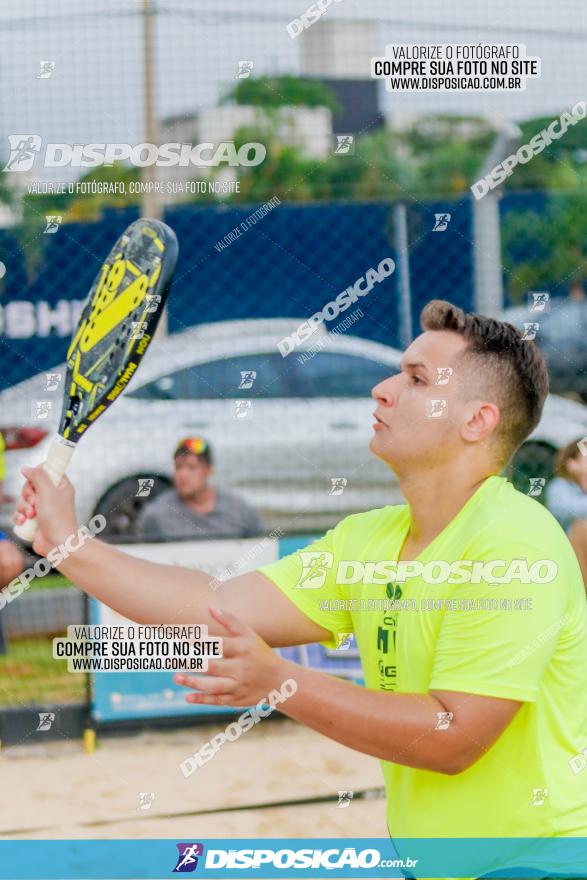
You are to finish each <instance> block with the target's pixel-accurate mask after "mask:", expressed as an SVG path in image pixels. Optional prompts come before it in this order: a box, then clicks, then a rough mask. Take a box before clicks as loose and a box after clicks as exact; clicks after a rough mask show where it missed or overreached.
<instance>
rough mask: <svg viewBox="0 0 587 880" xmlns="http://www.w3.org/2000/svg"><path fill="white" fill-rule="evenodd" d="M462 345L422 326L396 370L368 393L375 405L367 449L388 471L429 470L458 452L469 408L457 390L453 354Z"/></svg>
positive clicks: (455, 356) (458, 374) (458, 338)
mask: <svg viewBox="0 0 587 880" xmlns="http://www.w3.org/2000/svg"><path fill="white" fill-rule="evenodd" d="M466 347H467V343H466V341H465V340H464V339H463V338H462V337H461V336H459V335H458V334H457V333H451V332H449V331H445V330H440V331H430V330H428V331H426V332H425V333H423V334H422V335H421V336H418V338H417V339H415V340H414V341H413V342H412V344H411V345H410V346H409V348H408V349H407V350H406V352H405V354H404V356H403V358H402V362H401V367H402V368H401V372H400V373H398V374H397V375H395V376H390V378H389V379H385V380H384V381H383V382H380V383H379V385H376V386H375V388H374V389H373V391H372V392H371V394H372V396H373V398H374V399H375V400H376V401H377V409H376V410H375V424H374V426H373V431H374V433H373V437H372V438H371V442H370V444H369V448H370V449H371V452H373V454H374V455H376V456H377V457H378V458H381V459H382V460H383V461H385V462H387V463H388V464H389V465H390V466H391V467H392V468H393V469H394V470H396V471H398V472H402V471H403V470H404V468H405V467H408V468H410V469H412V468H416V469H418V470H421V469H422V468H424V469H427V468H430V469H431V468H432V467H434V466H435V465H436V464H439V463H441V462H443V461H448V460H450V459H453V458H454V457H455V456H456V455H458V454H459V450H460V449H461V448H462V442H463V441H462V437H461V430H460V429H461V425H462V424H463V423H464V422H465V421H466V419H467V418H468V411H470V407H469V408H468V410H467V402H466V401H465V400H463V399H461V396H460V395H459V386H460V385H461V383H462V380H463V375H462V374H463V369H464V367H463V366H462V365H458V356H459V355H460V354H461V353H462V352H463V351H464V350H465V348H466ZM463 396H464V395H463Z"/></svg>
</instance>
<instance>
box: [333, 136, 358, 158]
mask: <svg viewBox="0 0 587 880" xmlns="http://www.w3.org/2000/svg"><path fill="white" fill-rule="evenodd" d="M335 137H336V144H335V145H334V153H335V155H336V156H354V155H355V136H354V134H337V135H335Z"/></svg>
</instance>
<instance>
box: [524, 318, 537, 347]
mask: <svg viewBox="0 0 587 880" xmlns="http://www.w3.org/2000/svg"><path fill="white" fill-rule="evenodd" d="M539 327H540V324H539V323H538V321H525V322H524V332H523V334H522V339H523V340H524V342H532V340H533V339H536V334H537V333H538V329H539Z"/></svg>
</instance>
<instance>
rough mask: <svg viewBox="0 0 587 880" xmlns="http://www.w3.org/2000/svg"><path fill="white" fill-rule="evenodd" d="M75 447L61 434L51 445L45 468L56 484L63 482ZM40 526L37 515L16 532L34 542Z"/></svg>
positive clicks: (17, 527)
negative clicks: (62, 478) (62, 479)
mask: <svg viewBox="0 0 587 880" xmlns="http://www.w3.org/2000/svg"><path fill="white" fill-rule="evenodd" d="M74 449H75V443H71V442H70V441H69V440H65V439H64V438H63V437H61V436H60V435H59V434H58V435H57V436H56V437H55V439H54V440H53V442H52V444H51V446H50V447H49V452H48V454H47V460H46V461H45V462H43V468H44V470H46V471H47V473H48V474H49V476H50V477H51V482H52V483H53V485H54V486H58V485H59V483H60V482H61V477H62V476H63V474H64V473H65V471H66V470H67V465H68V464H69V460H70V459H71V456H72V455H73V451H74ZM38 528H39V523H38V521H37V517H36V516H35V517H33V518H32V519H26V520H25V521H24V522H23V523H22V525H20V526H15V527H14V534H15V535H18V537H19V538H21V540H23V541H28V543H29V544H32V542H33V541H34V538H35V535H36V534H37V529H38Z"/></svg>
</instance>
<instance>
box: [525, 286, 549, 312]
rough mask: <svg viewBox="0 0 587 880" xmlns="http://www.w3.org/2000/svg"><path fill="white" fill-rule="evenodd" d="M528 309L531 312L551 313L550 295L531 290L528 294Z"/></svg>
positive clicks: (541, 291)
mask: <svg viewBox="0 0 587 880" xmlns="http://www.w3.org/2000/svg"><path fill="white" fill-rule="evenodd" d="M528 307H529V309H530V311H531V312H549V311H550V294H549V293H547V292H546V291H543V290H539V291H533V290H531V291H530V293H529V294H528Z"/></svg>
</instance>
